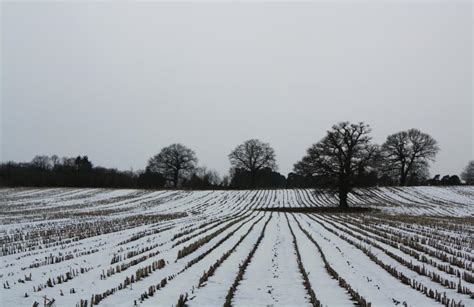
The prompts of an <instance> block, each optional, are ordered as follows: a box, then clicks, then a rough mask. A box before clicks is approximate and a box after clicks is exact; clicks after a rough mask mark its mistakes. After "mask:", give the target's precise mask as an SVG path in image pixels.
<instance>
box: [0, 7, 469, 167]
mask: <svg viewBox="0 0 474 307" xmlns="http://www.w3.org/2000/svg"><path fill="white" fill-rule="evenodd" d="M1 10H2V12H1V26H2V30H1V52H2V55H1V65H0V67H1V85H2V92H1V94H2V95H1V104H0V107H1V109H0V112H1V123H0V128H1V139H0V146H1V148H0V149H1V150H0V160H2V161H6V160H15V161H29V160H31V158H32V157H33V156H34V155H36V154H48V155H51V154H58V155H59V156H74V155H78V154H87V155H88V156H89V157H90V158H91V160H92V161H93V163H94V164H99V165H103V166H107V167H117V168H119V169H129V168H130V167H133V168H134V169H139V168H144V167H145V165H146V162H147V159H148V158H149V157H150V156H152V155H153V154H155V153H157V152H158V151H159V150H160V148H161V147H163V146H166V145H169V144H170V143H173V142H181V143H183V144H185V145H187V146H189V147H191V148H192V149H194V150H195V151H196V153H197V155H198V158H199V162H200V164H203V165H206V166H207V167H209V168H214V169H216V170H218V171H219V172H220V173H221V174H223V173H225V172H227V170H228V168H229V162H228V159H227V155H228V153H229V152H230V151H231V150H232V149H233V148H234V147H235V146H236V145H238V144H239V143H240V142H242V141H244V140H246V139H248V138H260V139H261V140H263V141H266V142H269V143H271V145H272V146H273V147H274V148H275V151H276V154H277V159H278V163H279V166H280V171H281V172H282V173H284V174H286V173H288V172H289V171H291V169H292V166H293V163H294V162H296V161H297V160H298V159H300V158H301V157H302V155H303V154H304V153H305V150H306V148H307V147H309V146H310V145H311V144H312V143H314V142H316V141H318V140H319V139H321V138H322V137H323V136H324V134H325V131H326V130H327V129H329V128H330V127H331V125H332V124H334V123H336V122H339V121H344V120H349V121H366V122H368V123H370V124H371V126H372V128H373V137H374V141H375V142H377V143H382V142H383V141H384V139H385V138H386V136H387V135H388V134H390V133H394V132H397V131H400V130H404V129H408V128H412V127H416V128H419V129H421V130H422V131H424V132H427V133H429V134H431V135H432V136H434V137H435V138H436V139H437V140H438V141H439V145H440V147H441V149H442V150H441V152H440V153H439V155H438V158H437V162H436V163H435V164H434V165H433V167H432V169H431V173H432V174H435V173H442V174H446V173H450V174H452V173H460V172H461V170H462V169H463V167H464V166H465V165H467V162H468V160H470V159H472V158H473V157H474V155H473V152H474V142H473V130H474V129H473V117H474V113H473V91H472V90H473V79H472V72H473V62H472V52H473V50H472V41H473V36H472V34H473V33H472V26H473V21H472V4H471V3H470V2H463V3H462V2H461V3H457V4H455V3H450V4H448V3H444V4H434V3H430V2H428V3H426V2H425V3H410V2H402V3H395V2H390V3H387V2H384V3H379V4H375V3H374V2H372V3H371V2H365V3H362V2H361V3H358V4H348V3H343V2H338V3H337V4H335V3H333V4H329V3H293V4H288V3H264V2H260V3H237V2H233V3H220V4H217V3H215V2H214V3H185V2H181V3H174V4H172V3H164V2H161V3H156V2H155V3H150V2H139V3H132V2H128V3H126V2H124V3H110V2H101V3H92V2H88V3H85V2H73V3H65V2H62V3H53V2H51V3H37V4H33V3H16V4H15V3H2V4H1Z"/></svg>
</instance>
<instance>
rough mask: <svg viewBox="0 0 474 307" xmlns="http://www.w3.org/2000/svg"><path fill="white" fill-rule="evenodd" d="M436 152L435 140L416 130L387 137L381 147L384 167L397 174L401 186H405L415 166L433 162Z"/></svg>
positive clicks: (437, 148) (437, 149)
mask: <svg viewBox="0 0 474 307" xmlns="http://www.w3.org/2000/svg"><path fill="white" fill-rule="evenodd" d="M438 151H439V147H438V145H437V142H436V140H435V139H433V138H432V137H431V136H430V135H428V134H426V133H423V132H421V131H420V130H418V129H410V130H407V131H400V132H397V133H394V134H392V135H389V136H388V137H387V140H386V141H385V143H384V144H383V145H382V155H383V158H384V165H385V167H386V168H387V170H396V171H397V172H398V174H399V181H400V185H401V186H405V185H406V184H407V182H408V181H407V179H408V175H409V174H410V173H411V172H412V171H413V169H414V168H415V167H416V166H417V165H422V164H427V163H428V161H434V159H435V157H436V154H437V153H438Z"/></svg>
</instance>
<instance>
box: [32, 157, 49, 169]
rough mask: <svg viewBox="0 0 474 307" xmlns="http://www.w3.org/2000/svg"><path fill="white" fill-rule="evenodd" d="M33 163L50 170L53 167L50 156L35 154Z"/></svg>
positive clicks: (37, 166)
mask: <svg viewBox="0 0 474 307" xmlns="http://www.w3.org/2000/svg"><path fill="white" fill-rule="evenodd" d="M31 164H32V165H33V166H34V167H36V168H39V169H42V170H50V169H51V168H52V165H51V160H50V158H49V157H48V156H35V157H34V158H33V160H31Z"/></svg>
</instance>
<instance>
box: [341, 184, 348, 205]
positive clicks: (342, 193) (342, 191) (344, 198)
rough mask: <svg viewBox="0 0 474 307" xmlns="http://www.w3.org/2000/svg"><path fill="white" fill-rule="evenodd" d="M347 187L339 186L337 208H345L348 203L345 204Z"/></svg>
mask: <svg viewBox="0 0 474 307" xmlns="http://www.w3.org/2000/svg"><path fill="white" fill-rule="evenodd" d="M347 194H348V192H347V189H345V188H343V187H340V188H339V208H343V209H347V208H349V205H348V204H347Z"/></svg>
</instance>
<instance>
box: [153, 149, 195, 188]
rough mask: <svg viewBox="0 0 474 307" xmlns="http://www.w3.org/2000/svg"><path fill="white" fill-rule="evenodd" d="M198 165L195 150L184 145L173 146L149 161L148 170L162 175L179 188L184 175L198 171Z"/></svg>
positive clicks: (162, 150)
mask: <svg viewBox="0 0 474 307" xmlns="http://www.w3.org/2000/svg"><path fill="white" fill-rule="evenodd" d="M196 164H197V158H196V154H195V153H194V151H193V150H191V149H189V148H187V147H186V146H184V145H182V144H171V145H170V146H168V147H164V148H163V149H161V151H160V153H159V154H157V155H155V156H153V157H152V158H151V159H150V160H149V161H148V167H147V169H149V170H150V171H152V172H156V173H160V174H162V175H163V176H164V177H165V178H166V180H167V181H170V182H172V184H173V186H174V187H177V186H178V184H179V182H180V181H181V180H182V178H183V176H184V175H187V174H190V173H191V172H192V171H194V170H195V169H196Z"/></svg>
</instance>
